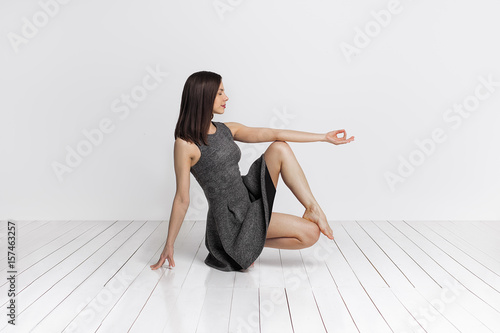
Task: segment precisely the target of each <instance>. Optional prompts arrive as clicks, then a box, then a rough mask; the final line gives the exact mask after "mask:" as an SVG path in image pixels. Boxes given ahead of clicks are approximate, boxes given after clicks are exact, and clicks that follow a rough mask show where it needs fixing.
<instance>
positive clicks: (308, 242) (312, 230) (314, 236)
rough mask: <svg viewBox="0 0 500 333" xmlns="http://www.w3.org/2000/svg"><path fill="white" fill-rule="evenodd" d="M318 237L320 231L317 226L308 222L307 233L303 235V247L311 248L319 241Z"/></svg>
mask: <svg viewBox="0 0 500 333" xmlns="http://www.w3.org/2000/svg"><path fill="white" fill-rule="evenodd" d="M320 235H321V230H319V227H318V225H317V224H316V223H312V222H310V223H309V226H308V228H307V231H306V232H305V234H304V245H305V246H307V247H309V246H313V245H314V244H316V242H317V241H318V240H319V237H320Z"/></svg>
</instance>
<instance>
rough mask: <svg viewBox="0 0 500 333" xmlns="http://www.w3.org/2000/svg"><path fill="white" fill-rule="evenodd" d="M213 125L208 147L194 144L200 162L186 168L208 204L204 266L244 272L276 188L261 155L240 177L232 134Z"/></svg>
mask: <svg viewBox="0 0 500 333" xmlns="http://www.w3.org/2000/svg"><path fill="white" fill-rule="evenodd" d="M212 123H213V124H214V126H215V127H216V128H217V130H216V131H215V133H213V134H208V138H207V143H208V145H204V144H201V145H198V144H197V146H198V148H200V151H201V157H200V159H199V161H198V162H197V163H196V164H195V165H193V166H192V167H191V173H192V174H193V176H194V177H195V179H196V180H197V181H198V183H199V184H200V186H201V188H202V189H203V192H204V193H205V196H206V198H207V201H208V213H207V226H206V231H205V246H206V247H207V249H208V252H209V254H208V256H207V257H206V259H205V264H207V265H208V266H210V267H213V268H216V269H219V270H222V271H237V270H242V269H246V268H248V267H249V266H250V265H251V264H252V263H253V262H254V261H255V260H256V259H257V258H258V257H259V255H260V254H261V252H262V249H263V248H264V243H265V240H266V235H267V228H268V226H269V221H270V219H271V211H272V205H273V202H274V196H275V193H276V189H275V187H274V184H273V182H272V180H271V177H270V175H269V171H268V169H267V165H266V162H265V159H264V154H262V155H261V156H260V157H259V158H257V159H256V160H255V161H254V162H253V163H252V165H251V166H250V168H249V170H248V173H247V174H246V175H244V176H242V175H241V173H240V169H239V165H238V162H239V161H240V159H241V150H240V148H239V147H238V145H237V144H236V143H235V142H234V138H233V135H232V133H231V130H230V129H229V127H227V126H226V125H225V124H224V123H222V122H212Z"/></svg>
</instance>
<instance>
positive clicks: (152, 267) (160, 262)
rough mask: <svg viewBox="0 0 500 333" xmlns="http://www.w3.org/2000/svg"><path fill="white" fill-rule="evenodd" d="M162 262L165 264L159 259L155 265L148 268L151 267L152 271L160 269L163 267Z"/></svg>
mask: <svg viewBox="0 0 500 333" xmlns="http://www.w3.org/2000/svg"><path fill="white" fill-rule="evenodd" d="M164 262H165V259H161V258H160V260H158V262H157V263H156V264H154V265H151V266H149V267H151V269H152V270H155V269H158V268H160V267H161V266H162V265H163V263H164Z"/></svg>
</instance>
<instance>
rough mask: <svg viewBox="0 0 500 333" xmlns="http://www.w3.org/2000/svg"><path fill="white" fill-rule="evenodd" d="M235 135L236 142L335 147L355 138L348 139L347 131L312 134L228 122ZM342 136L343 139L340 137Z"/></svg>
mask: <svg viewBox="0 0 500 333" xmlns="http://www.w3.org/2000/svg"><path fill="white" fill-rule="evenodd" d="M225 124H226V126H227V127H229V129H230V130H231V132H232V133H233V137H234V140H236V141H241V142H247V143H257V142H270V141H275V140H279V141H289V142H317V141H320V142H329V143H333V144H335V145H339V144H344V143H348V142H351V141H353V140H354V136H351V137H350V138H348V139H347V138H346V132H345V130H343V129H341V130H335V131H330V132H328V133H325V134H322V133H310V132H303V131H295V130H289V129H278V128H265V127H247V126H245V125H242V124H240V123H236V122H228V123H225ZM339 134H342V136H341V137H338V135H339Z"/></svg>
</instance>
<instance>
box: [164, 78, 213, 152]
mask: <svg viewBox="0 0 500 333" xmlns="http://www.w3.org/2000/svg"><path fill="white" fill-rule="evenodd" d="M221 81H222V76H220V75H219V74H217V73H213V72H208V71H201V72H196V73H193V74H191V75H190V76H189V77H188V78H187V80H186V83H185V84H184V89H183V91H182V100H181V110H180V113H179V119H178V120H177V125H176V126H175V132H174V138H175V139H177V138H181V139H184V140H186V141H188V142H193V143H196V144H201V143H203V144H205V145H208V141H207V135H208V129H209V128H210V122H211V120H212V118H213V113H212V112H213V108H214V101H215V97H216V96H217V92H218V91H219V86H220V83H221Z"/></svg>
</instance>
